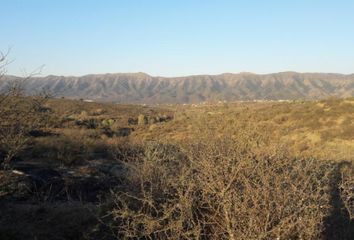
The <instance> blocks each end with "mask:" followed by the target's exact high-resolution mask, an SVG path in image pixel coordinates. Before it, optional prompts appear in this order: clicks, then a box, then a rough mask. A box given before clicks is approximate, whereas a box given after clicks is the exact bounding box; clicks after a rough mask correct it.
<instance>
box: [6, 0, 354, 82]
mask: <svg viewBox="0 0 354 240" xmlns="http://www.w3.org/2000/svg"><path fill="white" fill-rule="evenodd" d="M0 5H1V8H2V15H3V19H5V21H6V23H5V24H3V25H4V26H3V27H2V37H1V38H0V51H6V50H7V49H8V47H11V52H10V55H9V59H10V60H13V62H12V63H11V64H10V65H9V66H8V67H7V70H8V71H7V74H9V75H16V76H22V75H24V73H23V69H25V70H26V71H27V72H31V71H33V70H34V69H36V68H38V67H39V66H41V65H43V64H44V65H45V67H44V68H43V70H42V75H43V76H47V75H59V76H83V75H87V74H105V73H135V72H145V73H148V74H149V75H152V76H164V77H179V76H190V75H201V74H206V75H218V74H221V73H239V72H252V73H255V74H269V73H277V72H288V71H295V72H301V73H303V72H325V73H340V74H352V73H353V72H354V48H353V47H352V43H353V42H354V32H353V31H352V26H353V24H354V15H353V14H352V13H353V10H354V2H352V1H348V0H345V1H341V2H340V3H338V2H334V1H329V0H326V1H319V0H315V1H311V2H309V1H305V0H301V1H297V2H284V1H279V0H271V1H266V2H264V1H259V0H253V1H247V2H242V3H241V2H235V1H227V0H224V1H210V0H207V1H198V0H194V1H186V0H184V1H161V0H160V1H157V0H155V1H138V0H136V1H119V2H116V1H104V2H100V3H99V2H95V3H93V2H87V1H75V2H73V1H67V0H66V1H44V0H29V1H21V0H11V1H10V0H3V1H1V4H0Z"/></svg>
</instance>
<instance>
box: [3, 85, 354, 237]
mask: <svg viewBox="0 0 354 240" xmlns="http://www.w3.org/2000/svg"><path fill="white" fill-rule="evenodd" d="M15 93H16V94H15ZM353 119H354V99H353V98H347V99H337V98H332V99H327V100H321V101H309V102H282V103H277V102H270V103H253V102H249V103H230V104H226V103H222V104H210V105H186V106H183V105H174V106H158V107H148V106H137V105H114V104H99V103H88V102H83V101H78V100H67V99H51V98H48V97H47V96H39V97H25V96H23V95H22V94H21V92H20V91H18V90H16V91H9V92H7V93H6V94H5V93H3V94H2V95H1V101H0V135H1V140H0V160H1V163H2V170H1V171H0V201H1V206H0V209H1V216H0V239H353V237H354V189H353V186H354V177H353V176H354V175H353V173H354V168H353V161H354V130H353V126H354V122H353Z"/></svg>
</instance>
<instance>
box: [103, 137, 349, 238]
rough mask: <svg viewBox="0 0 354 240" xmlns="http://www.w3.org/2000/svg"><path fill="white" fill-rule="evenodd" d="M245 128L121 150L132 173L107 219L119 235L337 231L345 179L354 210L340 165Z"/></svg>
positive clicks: (114, 197)
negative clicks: (299, 153)
mask: <svg viewBox="0 0 354 240" xmlns="http://www.w3.org/2000/svg"><path fill="white" fill-rule="evenodd" d="M245 133H246V132H242V131H241V132H240V134H239V136H238V137H237V138H234V139H233V140H232V138H221V139H220V138H215V137H214V138H212V137H205V138H201V139H200V140H199V141H197V142H194V143H192V144H186V145H185V146H180V147H179V148H177V147H175V146H171V145H163V144H156V143H152V144H151V143H150V144H146V145H144V146H141V147H139V148H134V149H132V148H130V150H129V151H127V149H125V150H123V151H122V149H120V150H119V151H117V152H116V156H117V159H118V160H119V161H121V162H122V163H123V164H124V166H125V173H126V174H127V176H126V178H125V182H124V183H123V184H122V186H123V187H120V188H117V189H115V190H114V191H113V192H112V196H111V201H110V202H109V203H107V204H106V205H105V207H104V215H105V217H103V218H102V220H103V222H105V223H106V224H107V225H109V227H110V228H111V229H112V230H113V232H114V234H115V236H116V238H118V239H121V238H128V239H323V238H326V236H327V237H328V236H331V234H333V233H330V232H328V231H331V230H328V226H327V224H328V222H330V216H331V214H333V212H334V211H335V209H334V207H333V201H334V199H333V194H334V192H335V191H336V189H337V186H338V185H339V184H342V195H341V196H342V197H343V198H345V199H346V204H345V206H346V208H347V210H345V209H344V211H352V205H350V204H352V202H350V201H349V200H347V199H349V198H350V196H352V195H351V194H353V189H349V188H350V187H349V186H348V183H347V184H344V183H340V182H337V181H338V174H340V173H339V172H338V171H339V170H338V166H337V165H335V164H331V163H326V162H324V161H317V160H315V159H295V158H291V157H288V156H287V154H286V153H285V152H283V151H280V150H279V148H271V147H269V146H268V147H265V146H264V145H263V144H264V142H262V138H257V139H258V140H257V141H255V140H254V139H255V138H254V136H253V138H249V136H250V135H249V134H245ZM272 149H273V150H272ZM349 185H350V184H349ZM348 189H349V190H348ZM350 217H351V218H352V215H350ZM351 220H352V219H345V220H344V221H351ZM341 227H342V228H343V229H336V231H341V232H342V233H343V238H341V239H346V238H347V237H348V236H349V235H348V234H350V229H349V231H348V228H350V227H351V225H350V222H348V224H347V225H345V224H344V225H342V226H341ZM345 228H346V229H345ZM348 238H349V237H348Z"/></svg>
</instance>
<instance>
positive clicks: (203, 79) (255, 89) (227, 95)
mask: <svg viewBox="0 0 354 240" xmlns="http://www.w3.org/2000/svg"><path fill="white" fill-rule="evenodd" d="M15 79H19V78H18V77H14V76H4V77H3V78H2V79H1V80H0V90H1V89H4V87H5V86H6V82H8V81H13V80H15ZM25 87H26V91H27V93H29V94H33V93H35V92H38V91H39V90H40V89H46V90H48V91H49V92H51V93H53V94H54V95H55V96H57V97H62V96H63V97H66V98H74V99H80V98H83V99H90V100H94V101H102V102H117V103H149V104H151V103H198V102H204V101H219V100H226V101H236V100H254V99H266V100H280V99H320V98H326V97H329V96H338V97H350V96H354V74H352V75H343V74H331V73H296V72H282V73H274V74H264V75H259V74H252V73H239V74H231V73H225V74H221V75H196V76H187V77H173V78H166V77H153V76H149V75H147V74H145V73H117V74H97V75H85V76H81V77H70V76H68V77H64V76H51V75H50V76H46V77H33V78H30V79H29V80H27V81H26V85H25Z"/></svg>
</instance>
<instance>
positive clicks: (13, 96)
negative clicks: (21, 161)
mask: <svg viewBox="0 0 354 240" xmlns="http://www.w3.org/2000/svg"><path fill="white" fill-rule="evenodd" d="M5 61H6V56H5V55H3V54H1V53H0V80H1V77H2V76H3V74H4V72H2V69H3V67H4V66H5V65H6V62H5ZM2 62H5V65H1V63H2ZM31 76H32V75H30V76H28V77H27V78H24V79H22V80H14V81H11V82H9V83H8V84H7V88H6V90H5V91H3V92H0V152H2V153H3V155H4V157H3V159H0V163H2V165H3V166H4V167H5V168H7V167H9V165H10V162H11V160H12V159H13V158H14V157H15V156H16V155H17V154H18V153H19V152H20V151H21V150H23V149H24V148H25V147H26V144H27V143H28V140H29V139H30V136H29V135H30V133H31V131H34V130H37V129H39V128H40V127H42V126H45V125H46V124H45V121H46V119H47V118H48V115H49V114H50V111H48V109H47V108H45V107H44V102H45V101H46V100H47V98H48V95H47V94H44V93H43V94H38V95H37V96H34V97H25V94H24V83H25V81H26V80H27V79H28V78H29V77H31Z"/></svg>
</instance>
